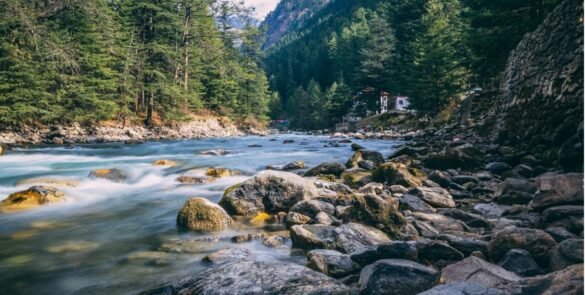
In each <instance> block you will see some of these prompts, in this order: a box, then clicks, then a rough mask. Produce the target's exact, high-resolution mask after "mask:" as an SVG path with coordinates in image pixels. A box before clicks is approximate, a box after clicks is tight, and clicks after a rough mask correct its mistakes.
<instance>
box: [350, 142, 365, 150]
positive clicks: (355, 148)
mask: <svg viewBox="0 0 585 295" xmlns="http://www.w3.org/2000/svg"><path fill="white" fill-rule="evenodd" d="M351 149H352V150H353V151H359V150H363V149H365V148H364V147H363V146H361V145H359V144H357V143H352V144H351Z"/></svg>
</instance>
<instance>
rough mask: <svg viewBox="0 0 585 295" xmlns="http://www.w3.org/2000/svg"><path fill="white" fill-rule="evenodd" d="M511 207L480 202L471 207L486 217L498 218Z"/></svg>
mask: <svg viewBox="0 0 585 295" xmlns="http://www.w3.org/2000/svg"><path fill="white" fill-rule="evenodd" d="M510 208H511V207H510V206H508V205H499V204H496V203H481V204H477V205H475V206H474V207H473V210H475V211H477V212H479V213H481V214H482V215H483V216H485V217H488V218H498V217H500V216H502V215H503V214H504V212H506V210H508V209H510Z"/></svg>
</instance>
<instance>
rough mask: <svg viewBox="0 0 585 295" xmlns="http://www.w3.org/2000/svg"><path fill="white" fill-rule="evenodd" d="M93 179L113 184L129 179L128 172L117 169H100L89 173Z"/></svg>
mask: <svg viewBox="0 0 585 295" xmlns="http://www.w3.org/2000/svg"><path fill="white" fill-rule="evenodd" d="M89 177H91V178H103V179H107V180H110V181H113V182H124V181H126V179H127V178H128V175H127V174H126V172H124V171H122V170H120V169H117V168H112V169H98V170H94V171H92V172H90V173H89Z"/></svg>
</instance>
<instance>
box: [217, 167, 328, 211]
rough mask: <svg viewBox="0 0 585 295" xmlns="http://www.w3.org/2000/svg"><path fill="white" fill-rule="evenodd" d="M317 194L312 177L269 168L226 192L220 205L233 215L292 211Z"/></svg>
mask: <svg viewBox="0 0 585 295" xmlns="http://www.w3.org/2000/svg"><path fill="white" fill-rule="evenodd" d="M317 195H318V191H317V187H315V184H313V182H311V181H310V180H309V179H305V178H303V177H300V176H298V175H296V174H293V173H288V172H280V171H271V170H266V171H262V172H260V173H258V174H257V175H256V176H255V177H254V178H251V179H249V180H246V181H245V182H243V183H242V184H240V185H238V186H235V187H232V188H230V189H228V190H226V191H225V193H224V195H223V197H222V199H221V200H220V201H219V205H220V206H222V207H223V208H224V209H225V210H226V211H227V212H228V213H229V214H231V215H244V216H249V215H253V214H256V213H260V212H268V213H278V212H281V211H285V212H286V211H289V209H290V208H291V207H292V206H293V205H294V204H296V203H298V202H300V201H303V200H308V199H311V198H314V197H316V196H317Z"/></svg>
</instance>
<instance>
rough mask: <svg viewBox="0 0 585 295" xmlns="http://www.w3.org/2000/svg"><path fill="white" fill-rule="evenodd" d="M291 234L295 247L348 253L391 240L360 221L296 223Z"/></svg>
mask: <svg viewBox="0 0 585 295" xmlns="http://www.w3.org/2000/svg"><path fill="white" fill-rule="evenodd" d="M290 236H291V239H292V242H293V247H295V248H301V249H305V250H312V249H330V250H337V251H339V252H342V253H346V254H350V253H353V252H356V251H359V250H363V249H366V248H368V247H371V246H375V245H379V244H383V243H387V242H390V239H389V238H388V236H386V234H385V233H383V232H382V231H380V230H378V229H375V228H373V227H369V226H365V225H362V224H359V223H347V224H344V225H341V226H339V227H334V226H327V225H309V224H304V225H295V226H293V227H292V228H291V231H290Z"/></svg>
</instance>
